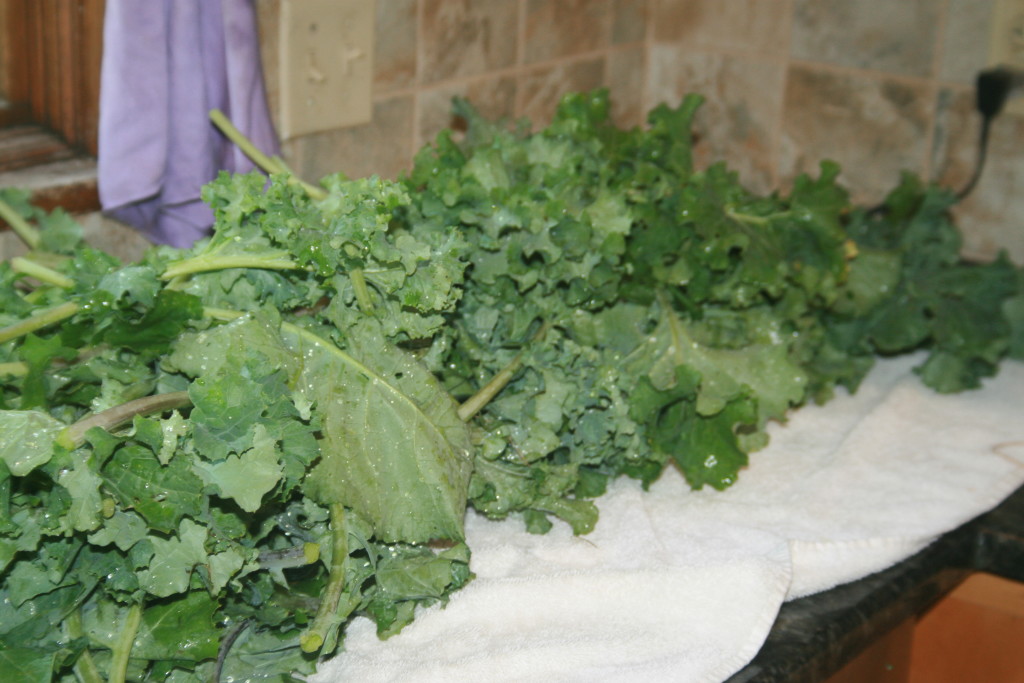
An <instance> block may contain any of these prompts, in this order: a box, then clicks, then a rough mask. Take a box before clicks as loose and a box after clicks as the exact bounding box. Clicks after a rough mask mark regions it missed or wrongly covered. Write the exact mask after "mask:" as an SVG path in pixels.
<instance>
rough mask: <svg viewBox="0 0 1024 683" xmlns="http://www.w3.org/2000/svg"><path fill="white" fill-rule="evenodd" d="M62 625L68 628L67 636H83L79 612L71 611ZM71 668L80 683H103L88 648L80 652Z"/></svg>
mask: <svg viewBox="0 0 1024 683" xmlns="http://www.w3.org/2000/svg"><path fill="white" fill-rule="evenodd" d="M64 624H65V625H66V626H67V627H68V635H69V636H71V637H72V638H81V637H82V636H84V635H85V631H84V630H83V629H82V613H81V612H80V611H79V610H77V609H75V610H71V613H70V614H68V616H67V618H66V619H65V620H64ZM73 668H74V671H75V675H76V676H77V677H78V679H79V680H80V681H82V683H103V676H101V675H100V671H99V669H97V668H96V662H94V661H93V659H92V654H90V653H89V648H86V649H84V650H82V654H80V655H78V660H77V661H76V662H75V665H74V667H73Z"/></svg>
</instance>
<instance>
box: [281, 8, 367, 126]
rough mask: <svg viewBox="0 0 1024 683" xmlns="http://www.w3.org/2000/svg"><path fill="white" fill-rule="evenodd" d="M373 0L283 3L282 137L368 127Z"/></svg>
mask: <svg viewBox="0 0 1024 683" xmlns="http://www.w3.org/2000/svg"><path fill="white" fill-rule="evenodd" d="M375 4H376V3H375V2H374V0H282V3H281V19H280V68H279V71H280V101H281V131H280V135H281V139H283V140H287V139H290V138H294V137H299V136H301V135H308V134H310V133H319V132H323V131H328V130H334V129H337V128H347V127H349V126H354V125H358V124H362V123H367V122H369V121H370V120H371V118H372V113H373V102H372V94H373V47H374V45H373V43H374V16H375V11H376V9H375Z"/></svg>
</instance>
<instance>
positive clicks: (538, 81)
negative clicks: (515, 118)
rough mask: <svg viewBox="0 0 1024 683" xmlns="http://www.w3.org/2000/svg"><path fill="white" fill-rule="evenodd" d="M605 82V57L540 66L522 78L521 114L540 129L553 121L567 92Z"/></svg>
mask: <svg viewBox="0 0 1024 683" xmlns="http://www.w3.org/2000/svg"><path fill="white" fill-rule="evenodd" d="M602 85H604V59H603V58H597V59H585V60H583V61H576V62H563V63H560V64H557V65H554V66H542V67H536V68H534V69H531V70H530V71H528V72H526V74H525V75H524V76H523V77H522V78H521V79H520V81H519V89H520V97H521V99H520V105H519V116H523V117H526V118H527V119H529V120H530V122H531V123H532V124H533V128H534V129H535V130H536V129H537V128H540V127H543V126H545V125H547V123H548V122H549V121H550V120H551V116H552V115H553V114H554V113H555V108H556V107H557V106H558V103H559V101H560V100H561V99H562V96H563V95H565V94H567V93H570V92H580V91H584V90H593V89H594V88H599V87H601V86H602Z"/></svg>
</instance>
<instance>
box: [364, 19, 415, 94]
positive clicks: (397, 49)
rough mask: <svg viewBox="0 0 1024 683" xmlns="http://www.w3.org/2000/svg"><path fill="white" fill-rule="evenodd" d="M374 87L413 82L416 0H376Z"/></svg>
mask: <svg viewBox="0 0 1024 683" xmlns="http://www.w3.org/2000/svg"><path fill="white" fill-rule="evenodd" d="M374 37H375V39H376V40H375V43H374V53H373V88H374V91H375V92H376V93H378V94H380V93H383V92H387V91H388V90H393V89H394V88H402V87H407V86H410V85H413V84H414V83H415V82H416V0H377V16H376V27H375V36H374Z"/></svg>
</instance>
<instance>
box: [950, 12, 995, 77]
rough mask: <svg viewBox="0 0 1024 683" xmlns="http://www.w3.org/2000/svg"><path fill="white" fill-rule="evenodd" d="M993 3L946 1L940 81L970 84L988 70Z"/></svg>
mask: <svg viewBox="0 0 1024 683" xmlns="http://www.w3.org/2000/svg"><path fill="white" fill-rule="evenodd" d="M994 6H995V0H949V8H948V9H947V10H946V24H945V26H946V29H945V36H944V38H943V44H942V57H941V61H940V62H939V77H940V78H941V79H942V80H944V81H955V82H958V83H974V78H975V76H976V75H977V73H978V72H979V71H981V70H982V69H984V68H985V67H986V66H988V45H989V40H990V36H991V31H992V26H991V24H992V10H993V9H994Z"/></svg>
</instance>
